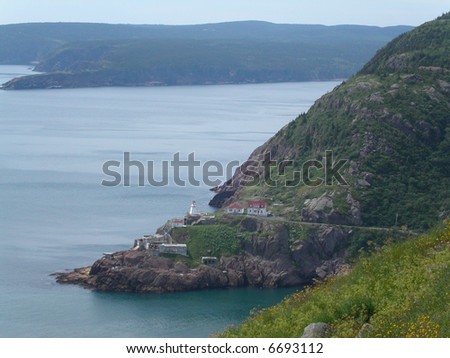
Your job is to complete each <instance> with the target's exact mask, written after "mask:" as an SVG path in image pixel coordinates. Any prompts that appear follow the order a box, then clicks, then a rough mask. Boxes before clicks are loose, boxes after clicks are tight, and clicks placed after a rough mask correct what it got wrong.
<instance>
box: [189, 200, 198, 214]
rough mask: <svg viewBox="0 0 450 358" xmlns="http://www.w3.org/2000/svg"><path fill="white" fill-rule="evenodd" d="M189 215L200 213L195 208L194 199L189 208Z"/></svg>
mask: <svg viewBox="0 0 450 358" xmlns="http://www.w3.org/2000/svg"><path fill="white" fill-rule="evenodd" d="M189 215H191V216H197V215H200V213H199V212H198V210H197V203H196V202H195V201H193V202H192V204H191V207H190V208H189Z"/></svg>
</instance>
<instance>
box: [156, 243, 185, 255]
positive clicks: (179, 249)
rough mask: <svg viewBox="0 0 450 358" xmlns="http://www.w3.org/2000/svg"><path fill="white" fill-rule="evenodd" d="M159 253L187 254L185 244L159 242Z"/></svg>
mask: <svg viewBox="0 0 450 358" xmlns="http://www.w3.org/2000/svg"><path fill="white" fill-rule="evenodd" d="M159 253H160V254H174V255H182V256H188V253H187V246H186V245H185V244H161V245H159Z"/></svg>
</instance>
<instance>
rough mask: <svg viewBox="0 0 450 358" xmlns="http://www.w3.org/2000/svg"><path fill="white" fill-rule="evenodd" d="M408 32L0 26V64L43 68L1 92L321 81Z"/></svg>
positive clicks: (246, 26)
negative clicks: (31, 65) (33, 65)
mask: <svg viewBox="0 0 450 358" xmlns="http://www.w3.org/2000/svg"><path fill="white" fill-rule="evenodd" d="M409 29H411V27H407V26H395V27H386V28H379V27H371V26H356V25H355V26H353V25H345V26H320V25H282V24H272V23H266V22H259V21H243V22H232V23H222V24H206V25H186V26H162V25H107V24H71V23H68V24H65V23H60V24H54V23H49V24H18V25H5V26H0V44H1V46H0V63H4V64H21V63H30V62H32V61H35V62H38V65H37V66H36V70H37V71H41V72H46V74H45V75H39V76H32V77H24V78H21V79H18V80H14V81H12V82H10V83H8V84H7V85H5V88H7V89H23V88H27V89H30V88H59V87H95V86H148V85H158V84H159V85H183V84H211V83H261V82H280V81H306V80H327V79H334V78H347V77H349V76H351V75H352V74H354V73H355V72H356V71H358V70H359V69H360V68H361V66H362V65H363V64H364V63H365V62H366V61H367V60H368V59H369V58H370V57H371V56H372V55H373V54H374V53H375V52H376V50H377V49H379V48H380V47H382V46H383V45H385V44H386V43H387V42H388V41H390V40H392V39H393V38H394V37H395V36H397V35H399V34H401V33H403V32H405V31H407V30H409Z"/></svg>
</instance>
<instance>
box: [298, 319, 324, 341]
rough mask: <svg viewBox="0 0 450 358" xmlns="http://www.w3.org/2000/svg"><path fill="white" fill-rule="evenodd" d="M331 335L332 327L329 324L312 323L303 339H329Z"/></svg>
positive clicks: (305, 331)
mask: <svg viewBox="0 0 450 358" xmlns="http://www.w3.org/2000/svg"><path fill="white" fill-rule="evenodd" d="M330 335H331V326H330V325H329V324H327V323H323V322H318V323H311V324H310V325H309V326H306V327H305V330H304V331H303V335H302V338H327V337H330Z"/></svg>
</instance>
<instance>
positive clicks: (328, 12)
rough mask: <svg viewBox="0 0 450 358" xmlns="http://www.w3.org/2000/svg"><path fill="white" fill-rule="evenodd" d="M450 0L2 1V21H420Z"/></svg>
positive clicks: (438, 11) (447, 7)
mask: <svg viewBox="0 0 450 358" xmlns="http://www.w3.org/2000/svg"><path fill="white" fill-rule="evenodd" d="M449 10H450V2H449V0H370V1H368V0H220V1H219V0H120V1H119V0H0V24H11V23H20V22H44V21H52V22H57V21H71V22H106V23H133V24H198V23H210V22H223V21H234V20H265V21H271V22H276V23H297V24H325V25H334V24H367V25H379V26H388V25H399V24H403V25H419V24H421V23H423V22H425V21H428V20H432V19H433V18H435V17H437V16H439V15H441V14H442V13H443V12H446V11H449Z"/></svg>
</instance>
